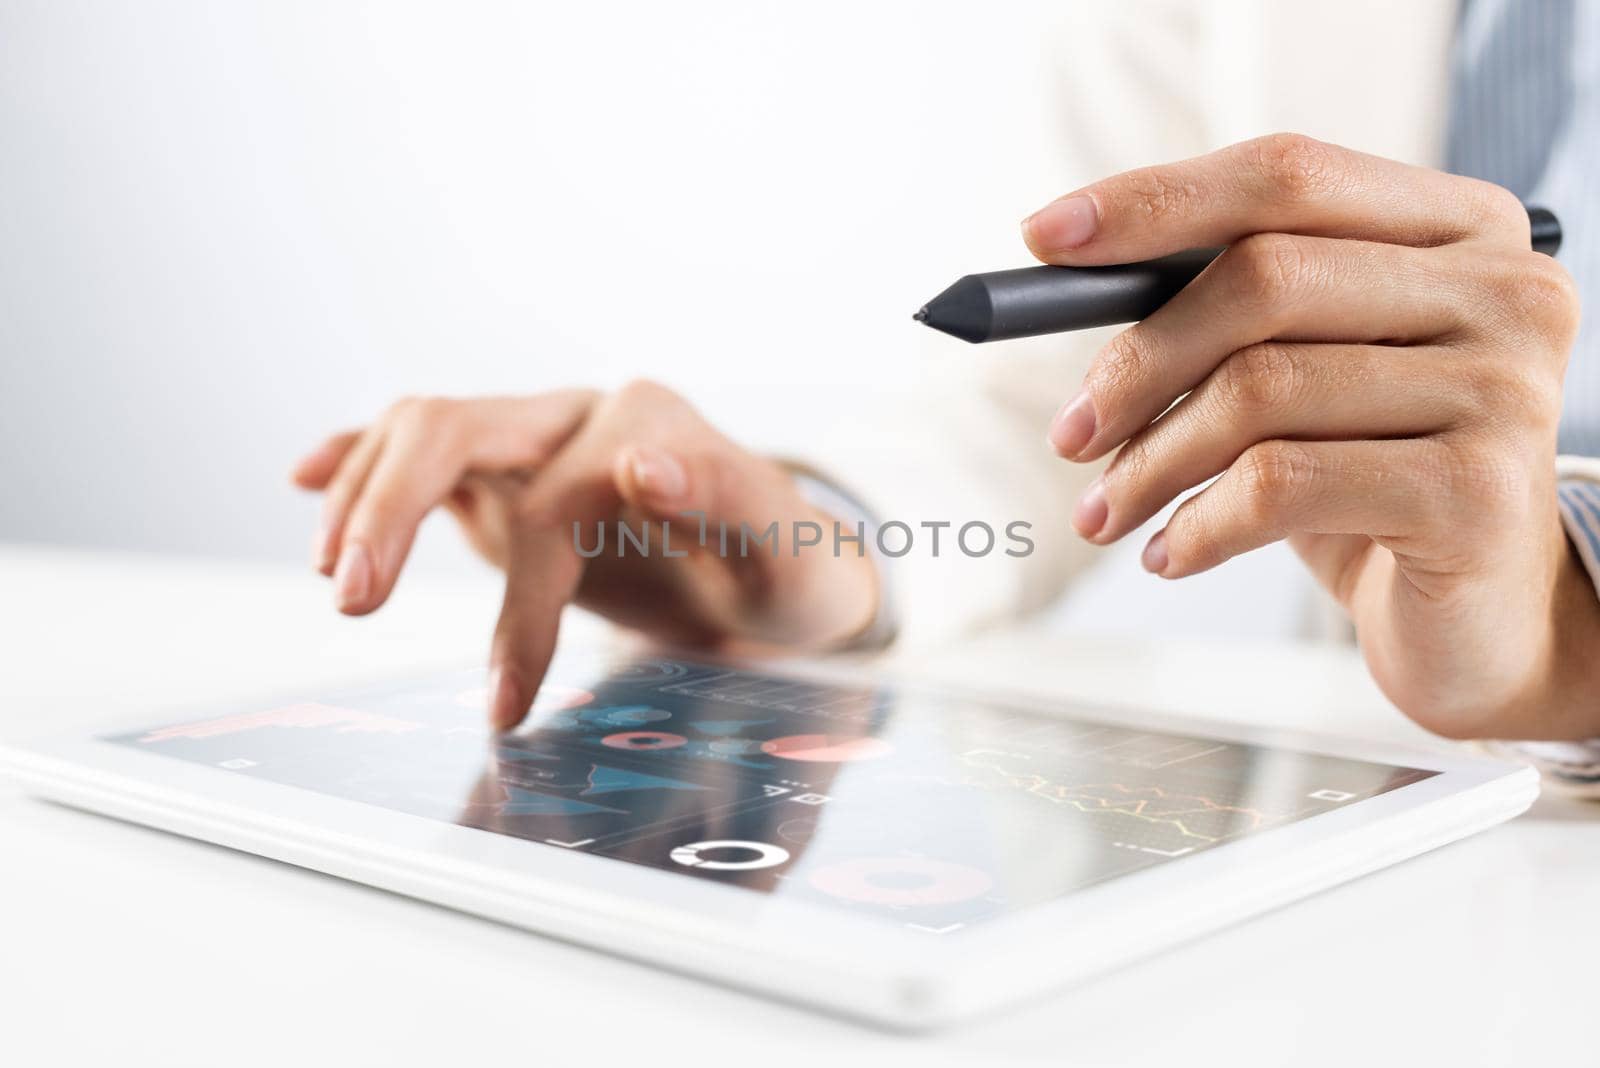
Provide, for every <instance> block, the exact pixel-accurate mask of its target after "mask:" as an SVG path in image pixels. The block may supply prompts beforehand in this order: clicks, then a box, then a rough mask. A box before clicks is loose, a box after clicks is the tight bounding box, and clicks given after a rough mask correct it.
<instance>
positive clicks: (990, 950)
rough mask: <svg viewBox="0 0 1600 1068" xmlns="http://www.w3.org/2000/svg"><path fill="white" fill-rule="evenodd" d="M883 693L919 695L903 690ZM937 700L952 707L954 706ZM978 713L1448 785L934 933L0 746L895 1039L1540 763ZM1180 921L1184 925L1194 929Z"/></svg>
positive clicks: (218, 831)
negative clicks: (1203, 742)
mask: <svg viewBox="0 0 1600 1068" xmlns="http://www.w3.org/2000/svg"><path fill="white" fill-rule="evenodd" d="M689 659H694V660H699V661H702V662H704V661H705V659H706V658H704V657H691V658H689ZM749 666H751V667H752V669H754V670H760V671H762V672H763V673H766V674H783V675H786V676H788V677H794V678H798V679H806V678H811V679H814V680H815V679H820V678H827V677H828V676H832V677H831V678H829V679H828V681H855V682H861V681H869V682H870V681H872V680H870V679H868V680H863V679H862V678H861V677H859V676H856V677H854V678H850V677H849V676H848V674H847V675H846V676H845V677H844V678H841V677H840V675H839V673H837V672H817V671H804V670H801V671H794V670H789V671H775V670H774V669H773V668H772V667H771V666H769V665H760V666H759V667H756V666H754V665H749ZM879 684H881V682H880V683H879ZM894 685H897V686H900V688H902V689H905V690H908V691H909V692H911V693H912V694H915V693H916V692H917V687H915V686H909V687H907V686H903V685H901V684H894ZM405 688H406V687H404V686H394V687H385V688H383V689H382V691H381V692H403V690H404V689H405ZM364 692H367V693H373V692H380V691H378V690H376V689H368V690H366V691H364ZM938 697H939V699H941V700H946V701H948V700H952V699H954V700H958V701H959V700H962V699H963V697H964V695H961V696H952V695H950V694H948V693H945V694H940V695H938ZM982 703H984V704H987V705H998V706H1000V707H1015V708H1018V709H1023V710H1032V711H1034V712H1043V713H1044V714H1047V715H1048V714H1057V715H1068V716H1071V717H1072V718H1074V719H1084V720H1108V719H1109V717H1112V716H1114V720H1111V721H1112V722H1115V723H1116V725H1118V726H1125V727H1132V728H1135V729H1148V730H1156V731H1172V732H1177V733H1181V734H1185V735H1189V736H1201V737H1206V738H1216V739H1218V740H1219V741H1232V742H1240V743H1246V744H1253V745H1259V746H1265V747H1268V748H1290V749H1299V750H1305V751H1308V752H1313V753H1321V754H1326V755H1330V756H1343V757H1348V758H1350V759H1355V760H1365V761H1370V762H1375V763H1381V764H1389V765H1397V766H1404V767H1414V768H1421V769H1425V770H1429V771H1436V772H1439V774H1438V775H1436V776H1434V777H1432V778H1429V779H1425V780H1422V781H1421V782H1417V783H1412V784H1409V785H1407V786H1404V787H1400V788H1398V789H1395V790H1392V791H1389V792H1387V793H1384V794H1381V795H1379V796H1377V797H1373V798H1369V799H1367V800H1363V801H1360V802H1355V803H1352V804H1350V805H1349V806H1348V807H1346V808H1342V809H1339V810H1335V811H1332V812H1328V813H1324V814H1320V815H1318V816H1315V817H1312V818H1309V819H1306V820H1302V821H1299V822H1296V823H1293V824H1289V825H1286V826H1282V827H1278V828H1274V829H1273V830H1272V831H1271V832H1269V833H1265V834H1262V835H1259V836H1255V837H1250V838H1246V839H1242V840H1239V841H1234V842H1230V843H1227V844H1226V845H1224V846H1221V847H1218V848H1214V849H1209V850H1206V851H1203V852H1200V853H1197V854H1194V855H1191V856H1188V857H1184V858H1183V859H1182V860H1181V861H1180V862H1176V863H1171V864H1163V865H1159V866H1156V867H1153V868H1149V869H1145V870H1143V871H1138V872H1134V873H1131V874H1128V875H1124V876H1120V877H1118V878H1115V879H1112V880H1108V881H1107V882H1105V883H1101V884H1098V885H1096V886H1091V887H1088V888H1085V889H1083V890H1079V891H1076V892H1073V893H1070V894H1068V895H1066V896H1065V897H1063V898H1061V899H1060V900H1058V901H1054V902H1050V903H1047V904H1044V905H1039V906H1035V907H1032V908H1029V909H1025V910H1021V911H1019V912H1017V913H1013V914H1009V915H1006V916H1002V917H998V918H996V919H993V920H988V921H985V922H983V923H980V924H976V925H974V926H972V927H970V928H964V929H962V930H960V931H956V932H953V933H950V934H947V935H939V934H934V933H930V932H919V931H914V930H911V929H909V928H907V927H904V926H899V925H896V924H894V923H892V922H889V921H885V920H882V919H878V918H875V917H871V916H866V915H858V914H855V913H852V912H850V911H848V910H844V909H838V908H830V907H828V906H826V905H822V904H816V903H812V902H808V901H800V900H793V899H789V898H785V897H784V896H782V895H777V894H763V893H759V892H754V891H751V890H747V889H743V888H739V887H735V886H724V885H720V884H716V883H714V882H710V881H707V880H703V879H693V878H685V877H684V876H682V875H678V874H676V873H673V872H670V871H662V870H657V869H653V868H649V867H646V866H643V865H639V864H632V863H627V862H623V861H618V860H615V859H612V858H607V857H602V856H595V855H591V854H585V853H581V852H576V851H568V850H565V849H562V848H560V847H558V846H554V845H546V844H542V843H530V842H526V841H523V840H521V839H516V838H511V837H508V836H504V835H499V834H495V833H492V832H485V831H480V830H476V829H472V828H467V827H461V826H457V825H454V824H448V823H443V822H440V821H436V820H431V819H427V818H423V817H418V816H412V815H408V814H405V813H401V812H397V811H393V810H389V809H383V808H378V807H375V806H371V805H367V804H364V803H360V802H355V801H349V800H345V799H341V798H337V797H333V796H329V795H324V794H320V793H316V792H313V791H310V790H304V789H300V788H297V787H291V786H284V785H280V784H277V783H273V782H269V781H266V780H262V779H255V778H250V777H248V776H243V775H239V774H235V773H232V772H227V771H224V770H222V769H217V768H211V767H207V766H203V765H198V764H192V763H188V762H185V761H181V760H175V759H173V758H171V757H169V756H166V755H163V754H159V753H153V752H147V751H141V750H138V749H135V748H131V747H129V746H126V745H122V744H117V743H112V742H107V741H104V740H102V738H100V737H90V738H85V737H82V736H75V737H70V738H64V739H57V740H53V741H46V742H43V743H40V744H37V745H32V746H26V747H15V748H11V749H0V769H3V770H8V771H11V772H12V773H14V774H16V775H17V776H19V777H20V778H22V779H23V780H24V781H25V782H26V783H28V784H29V785H31V786H32V787H33V788H34V789H35V790H36V791H37V792H40V793H42V794H44V795H46V796H51V797H55V798H57V799H59V800H64V801H67V802H68V803H72V804H78V805H81V806H83V807H86V808H91V809H94V810H97V811H102V812H106V813H108V814H111V815H115V816H120V817H123V818H127V819H131V820H133V821H135V822H141V823H149V824H153V825H156V826H162V827H165V828H166V829H169V830H176V831H179V832H180V833H184V834H189V835H192V836H195V837H200V838H204V839H207V840H210V841H215V842H218V843H220V844H224V845H231V846H235V847H237V848H242V849H246V850H248V851H251V852H257V853H262V854H264V855H268V856H273V857H275V858H277V859H281V860H286V861H289V862H291V863H297V864H301V865H303V866H306V867H311V868H314V869H317V870H322V871H329V872H332V873H333V874H339V875H344V876H346V877H349V878H352V879H355V880H357V881H361V882H367V883H373V884H375V885H379V886H382V887H384V888H386V889H390V890H396V891H398V892H402V893H407V894H411V895H412V896H416V897H419V898H423V899H425V900H432V901H437V902H440V903H442V904H446V905H451V906H454V907H458V908H463V909H465V910H467V911H472V912H479V913H482V914H485V915H490V916H493V917H494V918H497V919H503V920H507V921H508V922H513V923H517V924H519V925H522V926H527V927H530V928H532V929H536V930H540V931H543V932H545V933H549V934H554V935H557V936H564V937H568V938H571V939H573V940H575V941H581V942H585V943H588V944H594V945H597V946H600V947H602V948H606V949H610V950H613V951H616V952H620V953H625V954H629V955H634V956H639V957H643V958H646V959H649V960H652V961H655V962H657V963H662V964H666V965H668V966H675V967H679V968H681V969H683V970H688V971H697V972H703V973H707V974H711V975H713V976H716V977H718V978H721V979H723V980H725V981H729V982H733V983H740V984H745V985H754V986H760V987H764V988H767V989H770V990H774V991H776V992H780V993H785V994H789V995H791V996H796V997H801V998H805V999H807V1000H812V1001H816V1002H819V1003H823V1004H828V1005H831V1006H833V1007H835V1008H842V1009H846V1010H853V1011H857V1012H859V1013H860V1014H862V1015H867V1016H871V1017H874V1018H877V1019H882V1020H887V1021H889V1022H896V1023H907V1024H910V1023H918V1022H926V1021H927V1019H928V1018H931V1017H938V1016H942V1015H945V1014H956V1013H964V1012H967V1011H970V1010H975V1009H977V1008H981V1007H983V1004H982V1003H998V1002H999V1001H1003V1000H1005V999H1006V998H1007V997H1009V996H1013V995H1015V994H1021V993H1024V992H1026V991H1027V990H1030V989H1034V988H1037V987H1040V986H1043V985H1047V984H1049V983H1051V982H1054V981H1060V980H1063V979H1066V978H1070V977H1072V976H1073V975H1077V974H1082V973H1084V972H1086V971H1089V970H1094V969H1095V968H1096V967H1102V966H1105V965H1106V964H1109V963H1115V962H1116V961H1117V960H1119V959H1122V958H1126V957H1134V956H1138V955H1142V953H1143V952H1147V951H1148V950H1149V949H1153V948H1158V947H1159V946H1160V945H1165V944H1169V943H1171V942H1175V941H1180V940H1182V939H1183V938H1185V937H1188V936H1190V935H1192V934H1198V933H1202V932H1203V931H1205V930H1209V929H1212V928H1214V927H1215V926H1217V925H1218V921H1217V920H1216V917H1218V916H1222V917H1223V918H1224V920H1225V919H1226V918H1227V917H1228V916H1238V917H1243V916H1247V915H1250V914H1252V913H1254V912H1258V911H1261V910H1262V909H1265V908H1269V907H1272V906H1273V905H1276V904H1279V903H1281V902H1282V901H1285V900H1290V899H1292V898H1293V897H1297V896H1301V895H1302V894H1303V893H1306V892H1309V891H1310V890H1312V889H1316V888H1317V887H1319V886H1322V885H1329V884H1331V883H1333V882H1338V881H1342V880H1343V879H1345V878H1349V877H1352V876H1354V875H1356V874H1360V873H1361V872H1362V871H1365V870H1370V869H1371V868H1373V867H1377V866H1381V864H1383V863H1388V862H1390V861H1392V860H1394V859H1400V858H1402V857H1404V856H1409V855H1413V854H1415V853H1418V852H1422V851H1423V850H1425V849H1427V848H1431V846H1432V845H1435V844H1439V842H1442V841H1445V840H1449V839H1450V838H1453V837H1459V836H1460V835H1461V834H1463V833H1467V832H1469V831H1470V830H1473V829H1476V828H1477V827H1478V826H1482V825H1487V824H1488V823H1490V822H1494V821H1496V820H1498V819H1503V818H1507V817H1508V816H1509V815H1511V814H1513V813H1514V812H1515V811H1518V810H1520V809H1521V808H1524V807H1526V805H1527V804H1528V803H1531V801H1532V799H1533V796H1534V795H1535V793H1536V792H1537V779H1536V775H1535V774H1534V773H1533V772H1532V770H1531V769H1528V768H1523V767H1519V766H1516V765H1511V764H1504V763H1498V762H1494V761H1487V760H1482V759H1477V758H1472V757H1468V756H1464V755H1461V756H1458V755H1454V754H1441V753H1429V752H1415V751H1407V750H1403V749H1401V748H1399V747H1394V746H1388V745H1377V744H1365V743H1358V742H1349V741H1338V740H1331V739H1326V738H1314V737H1311V736H1308V735H1304V734H1301V733H1298V732H1290V731H1279V730H1259V729H1254V728H1248V727H1240V726H1236V725H1229V724H1219V723H1213V722H1201V721H1196V720H1186V719H1176V718H1172V717H1164V716H1159V715H1155V714H1151V713H1148V712H1143V711H1138V710H1124V709H1115V710H1112V709H1108V708H1106V707H1104V706H1098V705H1082V704H1078V703H1076V702H1070V701H1061V702H1045V701H1041V700H1039V699H1038V698H1036V697H1031V698H1016V697H1005V698H1002V699H1000V700H995V699H994V698H987V697H986V698H983V699H982ZM251 707H252V708H259V707H262V705H261V704H260V703H253V704H252V705H251ZM209 714H210V715H216V714H218V713H217V712H215V711H212V712H211V713H209ZM181 721H182V720H181V718H179V717H171V718H165V719H164V722H181ZM1336 842H1337V844H1338V846H1339V848H1338V849H1337V850H1332V851H1330V850H1329V849H1328V848H1327V847H1328V846H1330V845H1333V844H1335V843H1336ZM1363 858H1366V859H1363ZM1157 917H1159V918H1161V921H1162V923H1163V924H1165V927H1163V929H1161V930H1155V929H1152V926H1151V925H1152V923H1154V922H1155V920H1156V918H1157ZM1208 917H1209V919H1208ZM1186 923H1187V924H1188V925H1189V926H1190V927H1192V930H1186V929H1185V924H1186ZM1135 932H1137V937H1133V936H1132V935H1133V934H1134V933H1135ZM1041 941H1043V942H1045V943H1048V944H1050V945H1051V946H1052V948H1053V950H1055V952H1053V953H1052V954H1049V955H1047V958H1055V959H1046V960H1042V961H1041V960H1039V959H1038V958H1039V957H1040V954H1038V953H1037V947H1038V946H1039V945H1040V944H1041ZM1145 943H1148V944H1145ZM1001 960H1005V961H1011V962H1015V961H1018V960H1032V961H1033V962H1034V963H1033V965H1031V966H1022V967H1015V966H1010V967H1008V969H1007V970H1006V973H1005V978H1004V981H1002V982H999V983H997V982H995V980H994V977H993V974H992V973H993V970H992V969H989V968H986V965H988V964H993V963H996V962H998V961H1001ZM1091 965H1093V966H1094V967H1091ZM986 972H988V973H990V974H989V976H988V977H987V978H985V979H984V981H983V983H982V985H981V988H980V987H978V986H975V984H974V983H973V982H972V981H971V980H972V977H973V976H975V975H978V976H981V975H984V973H986ZM1013 988H1014V989H1013Z"/></svg>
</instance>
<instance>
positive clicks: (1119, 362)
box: [1093, 327, 1151, 404]
mask: <svg viewBox="0 0 1600 1068" xmlns="http://www.w3.org/2000/svg"><path fill="white" fill-rule="evenodd" d="M1150 363H1151V359H1150V355H1149V353H1148V352H1147V350H1146V346H1145V343H1144V338H1143V336H1142V335H1141V333H1140V331H1139V328H1138V327H1130V328H1129V329H1127V330H1124V331H1123V332H1122V333H1120V334H1118V335H1117V336H1116V337H1114V338H1112V339H1111V340H1110V341H1109V342H1108V343H1107V344H1106V347H1105V348H1104V349H1103V350H1101V353H1100V356H1099V358H1098V359H1097V360H1096V361H1095V369H1094V372H1093V374H1094V379H1095V384H1096V388H1095V391H1094V392H1095V394H1096V398H1095V399H1096V401H1097V402H1098V403H1100V404H1105V403H1106V401H1107V400H1108V398H1109V397H1111V396H1112V395H1121V394H1126V393H1128V392H1130V391H1132V390H1134V389H1135V388H1137V385H1138V383H1140V382H1142V381H1143V380H1144V378H1145V374H1146V372H1147V370H1148V369H1149V367H1150Z"/></svg>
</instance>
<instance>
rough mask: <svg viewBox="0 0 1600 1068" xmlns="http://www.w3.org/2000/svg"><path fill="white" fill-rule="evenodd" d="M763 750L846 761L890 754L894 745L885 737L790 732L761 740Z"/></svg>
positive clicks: (825, 761) (808, 758)
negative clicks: (779, 736)
mask: <svg viewBox="0 0 1600 1068" xmlns="http://www.w3.org/2000/svg"><path fill="white" fill-rule="evenodd" d="M761 751H762V752H763V753H766V754H767V755H768V756H775V757H781V758H783V759H784V760H803V761H806V762H807V763H813V764H845V763H848V762H850V761H852V760H876V759H877V758H878V757H881V756H888V755H889V754H890V753H891V752H893V751H894V746H892V745H890V744H889V743H888V742H886V741H884V740H883V739H882V738H849V737H838V736H836V735H831V734H790V735H787V736H786V737H783V738H774V739H772V741H770V742H762V743H761Z"/></svg>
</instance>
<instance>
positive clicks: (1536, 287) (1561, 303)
mask: <svg viewBox="0 0 1600 1068" xmlns="http://www.w3.org/2000/svg"><path fill="white" fill-rule="evenodd" d="M1508 266H1509V267H1510V270H1509V272H1508V278H1507V284H1508V286H1509V292H1508V293H1507V298H1508V302H1509V303H1510V305H1511V307H1512V308H1513V310H1514V311H1515V312H1516V314H1517V315H1518V316H1519V317H1520V318H1523V319H1524V320H1526V321H1529V322H1530V323H1532V324H1533V325H1535V326H1536V327H1537V328H1538V329H1539V330H1540V332H1541V333H1545V334H1549V335H1551V336H1552V337H1553V339H1555V340H1557V341H1559V342H1562V343H1563V344H1562V348H1563V350H1564V349H1565V347H1566V346H1567V345H1570V344H1571V342H1572V340H1573V338H1574V337H1575V336H1576V334H1577V329H1578V316H1579V305H1580V300H1579V296H1578V286H1577V283H1576V282H1574V281H1573V279H1572V275H1570V274H1568V273H1567V270H1566V268H1564V267H1562V266H1561V264H1559V263H1557V262H1556V261H1555V259H1553V258H1552V257H1550V256H1546V255H1544V254H1543V253H1539V252H1522V253H1518V254H1516V256H1514V257H1513V258H1512V261H1511V263H1510V264H1509V265H1508ZM1563 355H1564V351H1563Z"/></svg>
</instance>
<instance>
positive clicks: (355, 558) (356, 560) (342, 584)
mask: <svg viewBox="0 0 1600 1068" xmlns="http://www.w3.org/2000/svg"><path fill="white" fill-rule="evenodd" d="M371 590H372V555H371V554H370V553H368V552H367V547H366V546H365V545H362V544H360V543H359V542H346V543H345V547H344V549H343V551H341V552H340V553H339V566H338V567H336V568H334V569H333V599H334V603H336V604H337V605H338V606H339V609H340V611H345V612H348V611H349V610H350V609H352V608H357V607H359V606H361V605H362V604H364V603H365V602H366V600H367V596H368V594H369V593H370V592H371Z"/></svg>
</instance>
